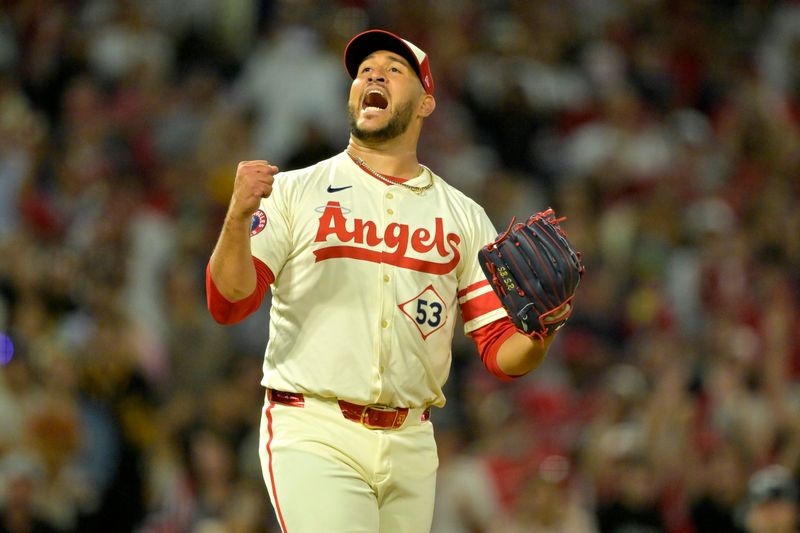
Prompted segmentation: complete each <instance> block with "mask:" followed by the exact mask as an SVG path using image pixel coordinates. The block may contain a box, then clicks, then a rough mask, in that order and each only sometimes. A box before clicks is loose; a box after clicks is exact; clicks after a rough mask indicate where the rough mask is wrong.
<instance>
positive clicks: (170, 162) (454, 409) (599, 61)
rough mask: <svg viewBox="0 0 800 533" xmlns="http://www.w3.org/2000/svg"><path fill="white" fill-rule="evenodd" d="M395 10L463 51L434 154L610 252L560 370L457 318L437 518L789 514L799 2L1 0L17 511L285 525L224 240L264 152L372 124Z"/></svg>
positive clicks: (593, 271)
mask: <svg viewBox="0 0 800 533" xmlns="http://www.w3.org/2000/svg"><path fill="white" fill-rule="evenodd" d="M368 27H379V28H386V29H390V30H393V31H395V32H396V33H398V34H400V35H403V36H405V37H407V38H409V39H410V40H412V41H414V42H415V43H417V44H419V45H420V46H421V47H422V48H423V49H424V50H426V51H428V52H429V54H430V56H431V65H432V69H433V73H434V77H435V79H436V99H437V103H438V107H437V110H436V113H434V115H433V116H432V117H431V118H430V119H429V120H428V122H427V124H426V126H425V128H426V129H425V131H424V133H423V139H422V142H421V146H420V154H419V155H420V159H421V161H422V162H424V163H425V164H427V165H428V166H430V167H431V168H433V169H434V170H435V171H436V172H437V173H438V174H440V175H442V176H444V177H445V178H446V179H447V180H448V181H450V182H451V183H452V184H454V185H455V186H457V187H458V188H460V189H461V190H463V191H464V192H465V193H467V194H468V195H469V196H471V197H473V198H474V199H476V200H477V201H479V203H481V204H482V205H484V206H485V208H486V210H487V212H488V213H489V215H490V217H491V218H492V220H493V221H494V223H495V225H496V226H497V228H498V229H502V228H504V227H505V226H506V225H507V224H508V222H509V220H510V218H511V216H513V215H516V216H518V217H526V216H527V215H529V214H530V213H532V212H534V211H538V210H541V209H544V208H546V207H547V206H552V207H554V208H555V209H556V211H557V212H558V213H559V214H561V215H564V216H566V217H567V220H566V222H564V223H563V226H564V227H565V229H566V230H567V232H568V234H569V235H570V238H571V240H572V241H573V243H574V244H575V246H576V248H578V249H579V250H581V251H582V253H583V259H584V261H585V264H586V265H587V274H586V276H585V277H584V279H583V281H582V284H581V286H580V287H579V289H578V295H577V297H576V302H575V313H574V315H573V318H572V319H571V320H570V322H569V324H568V326H567V327H566V328H565V329H564V330H562V333H561V334H560V336H559V338H558V340H557V341H556V343H555V344H554V345H553V347H552V349H551V351H550V354H549V357H548V359H547V361H546V362H545V364H544V365H543V367H541V368H540V369H539V370H538V371H537V372H535V373H533V374H531V375H529V376H526V377H524V378H522V379H519V380H516V381H514V382H512V383H510V384H505V383H501V382H499V381H497V380H496V379H495V378H493V377H491V376H490V375H489V374H488V373H487V372H486V371H485V369H484V368H483V367H482V365H481V363H480V359H479V358H478V356H477V352H476V350H475V348H474V345H473V344H472V342H471V341H470V340H469V339H468V338H466V337H464V335H463V334H462V333H460V331H457V335H456V339H455V340H454V350H453V359H454V363H453V369H452V372H451V377H450V380H449V382H448V386H447V389H446V393H447V396H448V400H449V401H448V405H447V406H446V407H445V408H444V409H441V410H437V411H436V412H435V413H434V414H433V420H434V424H435V428H436V433H437V441H438V446H439V453H440V457H441V469H440V475H439V480H438V484H439V487H438V493H437V502H436V512H435V518H434V533H458V532H483V533H514V532H562V533H583V532H599V533H606V532H615V531H616V532H621V531H637V532H643V533H646V532H661V531H663V532H669V533H702V532H733V533H735V532H741V531H746V530H748V529H749V530H750V531H760V530H759V529H758V527H759V524H763V523H768V522H769V521H770V520H779V519H780V518H776V517H775V516H773V515H777V514H778V513H777V512H773V511H774V508H775V505H774V504H779V503H781V502H782V501H783V502H785V503H787V504H788V505H789V507H788V511H785V510H784V515H786V514H787V513H788V516H789V521H791V520H792V516H791V515H792V513H796V512H797V507H796V503H793V502H792V499H794V500H796V496H797V495H796V489H794V492H793V491H792V490H791V489H792V486H791V483H792V481H794V482H796V481H797V478H798V474H800V388H799V387H798V384H800V306H799V303H800V302H799V301H798V299H799V298H800V296H799V294H800V3H798V2H795V1H789V0H786V1H777V0H740V1H737V0H717V1H714V2H695V1H692V0H560V1H557V0H553V1H545V0H538V1H537V0H532V1H525V0H492V1H485V2H483V1H463V0H430V1H426V0H408V1H402V2H393V1H390V0H339V1H330V2H328V1H325V2H323V1H318V2H314V1H310V0H272V1H270V0H242V1H237V2H226V1H223V0H182V1H180V2H176V1H171V0H0V532H22V531H32V532H71V531H81V532H93V531H120V532H122V531H137V532H142V533H158V532H165V533H166V532H170V533H171V532H184V531H187V532H188V531H192V532H195V531H197V532H221V531H225V532H256V533H259V532H264V533H272V532H277V531H279V528H278V527H277V525H276V524H275V521H274V518H273V516H272V510H271V508H270V506H269V501H268V498H267V494H266V491H265V489H264V485H263V480H262V479H261V470H260V467H259V465H258V456H257V453H256V446H257V428H258V423H259V416H260V407H261V405H262V402H263V390H262V389H261V387H260V385H259V380H260V377H261V359H262V357H263V350H264V346H265V343H266V340H267V338H268V334H269V332H268V328H267V325H266V318H267V317H266V314H265V310H262V311H260V312H259V313H258V315H257V316H254V317H251V318H249V319H247V320H245V321H244V322H242V323H240V324H238V325H236V326H231V327H221V326H218V325H217V324H215V323H214V322H213V320H212V319H211V318H210V317H209V315H208V313H207V311H206V308H205V291H204V270H205V265H206V262H207V260H208V256H209V255H210V252H211V250H212V248H213V245H214V242H215V240H216V237H217V232H218V231H219V228H220V224H221V220H222V217H223V215H224V213H225V209H226V207H227V201H228V198H229V194H230V191H231V185H232V178H233V175H234V173H235V168H236V164H237V162H238V161H239V160H243V159H269V160H270V161H272V162H275V163H277V164H278V165H279V166H281V168H283V169H291V168H300V167H302V166H305V165H307V164H310V163H313V162H315V161H317V160H319V159H322V158H324V157H327V156H329V155H332V154H335V153H337V152H339V151H341V150H343V149H344V147H345V145H346V142H347V138H348V131H347V121H346V117H345V101H346V91H347V87H348V84H349V79H348V78H347V76H346V74H345V71H344V68H343V66H342V55H341V54H342V50H343V47H344V45H345V44H346V43H347V41H348V39H349V38H350V37H352V36H353V35H355V34H356V33H358V32H359V31H361V30H363V29H366V28H368ZM267 305H269V302H266V303H265V306H267ZM765 469H766V470H765ZM776 471H779V473H780V475H776V474H775V472H776ZM765 473H766V474H765ZM754 474H758V475H756V476H754ZM759 476H761V477H759ZM765 479H766V481H764V480H765ZM748 482H749V485H748ZM748 487H749V488H748ZM759 505H762V507H759ZM762 511H763V512H762ZM759 513H760V514H759ZM759 520H760V521H761V522H759ZM792 530H793V529H788V530H787V531H792ZM776 531H777V530H776Z"/></svg>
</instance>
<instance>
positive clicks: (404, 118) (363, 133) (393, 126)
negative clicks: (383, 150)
mask: <svg viewBox="0 0 800 533" xmlns="http://www.w3.org/2000/svg"><path fill="white" fill-rule="evenodd" d="M347 111H348V113H347V114H348V119H349V122H350V133H351V134H352V135H353V137H355V138H356V139H358V140H359V141H363V142H365V143H370V144H375V143H382V142H386V141H390V140H392V139H394V138H395V137H399V136H400V135H402V134H403V133H405V131H406V130H407V129H408V125H409V124H411V119H412V117H413V116H414V103H413V102H407V103H406V104H405V105H403V106H402V107H401V108H400V109H398V110H397V112H396V113H395V114H394V115H392V117H391V118H390V119H389V122H387V123H386V125H385V126H384V127H382V128H378V129H376V130H373V131H367V130H364V129H361V128H359V127H358V126H357V125H356V120H357V118H356V117H357V112H356V107H355V106H354V105H351V106H348V108H347Z"/></svg>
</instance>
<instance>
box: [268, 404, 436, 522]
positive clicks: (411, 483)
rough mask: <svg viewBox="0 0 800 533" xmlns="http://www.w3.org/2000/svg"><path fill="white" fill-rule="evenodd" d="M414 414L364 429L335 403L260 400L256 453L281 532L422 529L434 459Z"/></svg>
mask: <svg viewBox="0 0 800 533" xmlns="http://www.w3.org/2000/svg"><path fill="white" fill-rule="evenodd" d="M420 414H421V413H420V411H419V410H412V411H411V412H410V413H409V416H408V418H407V420H406V421H405V423H404V424H403V426H402V427H400V428H399V429H385V430H384V429H368V428H366V427H364V426H363V425H361V424H360V423H358V422H354V421H351V420H348V419H346V418H344V416H343V415H342V412H341V410H340V409H339V406H338V404H337V403H336V401H335V400H326V399H319V398H314V397H309V396H306V397H305V402H304V405H303V406H292V405H285V404H281V403H274V402H270V401H269V400H267V401H266V402H265V406H264V411H263V416H262V419H261V435H260V436H261V440H260V444H259V455H260V458H261V470H262V472H263V474H264V481H265V483H266V485H267V490H268V492H269V496H270V500H271V501H272V506H273V508H274V510H275V513H276V516H277V518H278V521H279V522H280V524H281V527H282V529H283V531H284V533H322V532H324V533H405V532H407V533H425V532H428V531H430V527H431V520H432V517H433V502H434V491H435V487H436V469H437V467H438V465H439V459H438V456H437V452H436V443H435V441H434V438H433V425H432V424H431V423H430V422H429V421H425V422H422V421H420Z"/></svg>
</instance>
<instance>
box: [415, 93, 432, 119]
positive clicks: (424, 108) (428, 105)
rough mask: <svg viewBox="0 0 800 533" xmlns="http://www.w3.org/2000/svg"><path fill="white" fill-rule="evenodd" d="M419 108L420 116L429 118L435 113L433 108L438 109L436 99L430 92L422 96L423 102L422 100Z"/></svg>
mask: <svg viewBox="0 0 800 533" xmlns="http://www.w3.org/2000/svg"><path fill="white" fill-rule="evenodd" d="M418 109H419V116H420V117H422V118H427V117H429V116H430V115H431V113H433V110H434V109H436V100H435V99H434V98H433V96H431V95H430V94H426V95H425V96H423V97H422V102H420V104H419V108H418Z"/></svg>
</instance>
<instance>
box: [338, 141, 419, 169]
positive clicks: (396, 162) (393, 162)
mask: <svg viewBox="0 0 800 533" xmlns="http://www.w3.org/2000/svg"><path fill="white" fill-rule="evenodd" d="M347 151H348V152H349V153H350V154H352V155H354V156H357V157H360V158H361V159H363V160H364V161H365V162H366V163H367V164H368V165H369V166H370V167H371V168H372V169H374V170H375V171H377V172H380V173H381V174H388V175H389V176H395V177H398V178H403V179H411V178H415V177H417V176H418V175H419V171H420V166H419V162H418V161H417V151H416V149H415V148H408V147H388V146H367V145H364V144H362V143H360V142H359V141H358V139H354V138H353V137H352V136H351V137H350V142H349V143H348V145H347Z"/></svg>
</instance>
